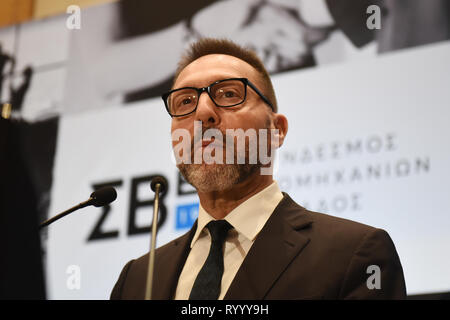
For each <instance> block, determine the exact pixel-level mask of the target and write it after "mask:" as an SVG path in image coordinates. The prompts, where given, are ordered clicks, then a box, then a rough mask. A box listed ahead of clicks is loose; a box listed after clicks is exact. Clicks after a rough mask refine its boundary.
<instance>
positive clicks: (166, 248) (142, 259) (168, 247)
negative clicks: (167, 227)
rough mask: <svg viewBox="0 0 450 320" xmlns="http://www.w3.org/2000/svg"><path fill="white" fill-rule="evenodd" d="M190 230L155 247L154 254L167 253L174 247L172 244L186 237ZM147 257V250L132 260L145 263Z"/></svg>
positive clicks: (174, 244)
mask: <svg viewBox="0 0 450 320" xmlns="http://www.w3.org/2000/svg"><path fill="white" fill-rule="evenodd" d="M190 232H191V230H189V231H188V232H186V233H185V234H183V235H181V236H179V237H178V238H176V239H174V240H171V241H169V242H168V243H166V244H164V245H162V246H161V247H159V248H156V251H155V256H159V255H164V254H168V253H169V254H170V252H171V249H172V248H174V246H176V245H178V244H179V243H180V242H182V240H185V238H186V237H189V233H190ZM148 259H149V252H147V253H146V254H144V255H142V256H140V257H139V258H136V259H135V261H134V262H135V263H138V264H140V263H144V264H147V263H148Z"/></svg>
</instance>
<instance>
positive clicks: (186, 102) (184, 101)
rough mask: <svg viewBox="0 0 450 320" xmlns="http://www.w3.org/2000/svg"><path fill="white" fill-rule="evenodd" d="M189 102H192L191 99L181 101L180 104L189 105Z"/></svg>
mask: <svg viewBox="0 0 450 320" xmlns="http://www.w3.org/2000/svg"><path fill="white" fill-rule="evenodd" d="M191 102H192V99H191V98H186V99H183V100H182V101H181V104H183V105H186V104H190V103H191Z"/></svg>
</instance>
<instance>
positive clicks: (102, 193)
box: [91, 187, 117, 207]
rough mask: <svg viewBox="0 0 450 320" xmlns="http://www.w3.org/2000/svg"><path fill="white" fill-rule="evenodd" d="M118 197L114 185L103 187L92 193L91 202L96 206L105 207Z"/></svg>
mask: <svg viewBox="0 0 450 320" xmlns="http://www.w3.org/2000/svg"><path fill="white" fill-rule="evenodd" d="M116 198H117V192H116V189H114V188H113V187H103V188H101V189H98V190H96V191H94V192H92V193H91V204H92V205H93V206H94V207H103V206H106V205H107V204H110V203H111V202H113V201H114V200H116Z"/></svg>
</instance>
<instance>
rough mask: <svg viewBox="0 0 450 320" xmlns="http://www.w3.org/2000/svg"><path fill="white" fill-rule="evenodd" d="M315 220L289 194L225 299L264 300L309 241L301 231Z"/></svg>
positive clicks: (253, 247) (247, 257) (243, 265)
mask: <svg viewBox="0 0 450 320" xmlns="http://www.w3.org/2000/svg"><path fill="white" fill-rule="evenodd" d="M311 223H312V220H311V219H310V217H308V215H307V214H306V212H305V210H304V209H303V208H302V207H300V206H299V205H297V204H296V203H295V202H294V201H293V200H292V199H291V198H290V197H289V196H288V195H287V194H285V195H284V198H283V199H282V200H281V202H280V204H279V205H278V206H277V208H276V209H275V210H274V212H273V213H272V215H271V217H270V218H269V220H268V221H267V223H266V224H265V226H264V228H263V229H262V230H261V232H260V233H259V235H258V236H257V238H256V240H255V242H254V243H253V246H252V247H251V249H250V251H249V252H248V254H247V256H246V257H245V259H244V261H243V263H242V265H241V267H240V268H239V270H238V272H237V274H236V276H235V278H234V280H233V282H232V283H231V285H230V288H229V289H228V292H227V294H226V295H225V297H224V299H227V300H238V299H255V300H260V299H263V298H264V297H265V296H266V294H267V293H268V291H269V290H270V288H271V287H272V286H273V285H274V283H275V282H276V281H277V279H278V278H279V276H280V275H281V274H282V273H283V271H284V270H285V269H286V267H287V266H288V265H289V263H290V262H291V261H292V259H294V258H295V257H296V256H297V255H298V254H299V253H300V252H301V251H302V249H303V248H304V247H305V246H306V245H307V244H308V242H309V238H307V237H306V236H304V235H302V234H301V232H299V231H300V230H301V229H303V228H306V227H308V226H309V225H310V224H311Z"/></svg>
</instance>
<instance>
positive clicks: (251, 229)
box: [191, 181, 283, 248]
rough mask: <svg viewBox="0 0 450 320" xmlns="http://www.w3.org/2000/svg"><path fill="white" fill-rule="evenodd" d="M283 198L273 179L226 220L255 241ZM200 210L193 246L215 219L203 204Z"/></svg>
mask: <svg viewBox="0 0 450 320" xmlns="http://www.w3.org/2000/svg"><path fill="white" fill-rule="evenodd" d="M281 199H283V194H282V193H281V191H280V188H279V187H278V184H277V182H276V181H273V182H272V184H270V185H269V186H268V187H266V188H265V189H263V190H261V191H260V192H258V193H257V194H255V195H253V196H252V197H251V198H249V199H247V200H246V201H244V202H243V203H241V204H240V205H239V206H237V207H236V208H234V209H233V210H232V211H231V212H230V213H228V214H227V216H226V217H225V220H226V221H228V222H229V223H230V224H231V225H232V226H233V227H234V228H235V229H236V231H237V232H238V233H240V234H242V235H243V236H245V237H246V238H247V239H248V240H250V241H254V240H255V238H256V236H257V235H258V233H259V232H260V231H261V229H262V228H263V227H264V225H265V224H266V222H267V220H268V219H269V217H270V215H271V214H272V212H273V211H274V210H275V208H276V206H277V205H278V203H279V202H280V201H281ZM198 211H199V212H198V221H197V230H196V231H195V234H194V237H193V238H192V242H191V248H192V247H193V246H194V244H195V242H196V241H197V240H198V238H199V237H200V235H201V233H202V231H203V229H204V228H205V226H206V225H207V224H208V223H209V222H210V221H212V220H215V219H214V218H213V217H212V216H211V215H209V214H208V212H206V211H205V209H203V207H202V205H201V204H200V205H199V210H198Z"/></svg>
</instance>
